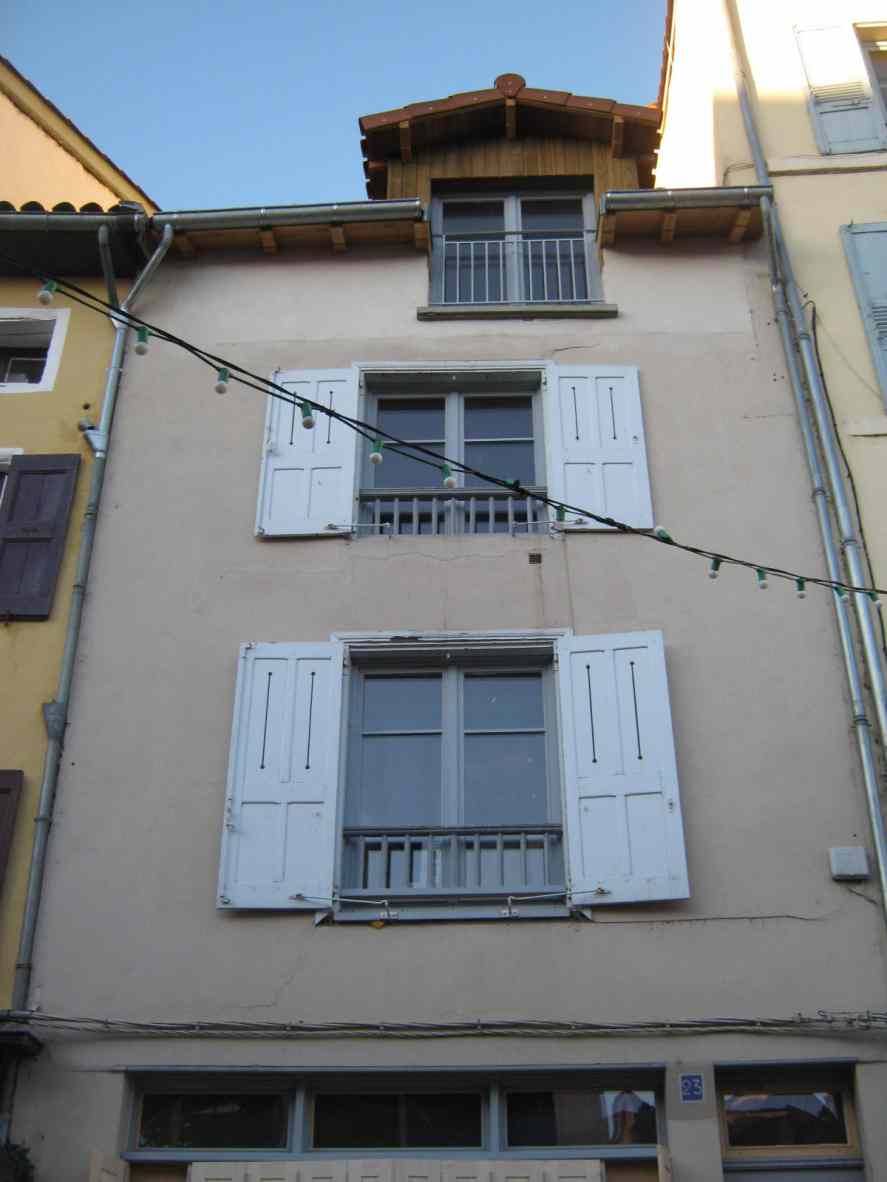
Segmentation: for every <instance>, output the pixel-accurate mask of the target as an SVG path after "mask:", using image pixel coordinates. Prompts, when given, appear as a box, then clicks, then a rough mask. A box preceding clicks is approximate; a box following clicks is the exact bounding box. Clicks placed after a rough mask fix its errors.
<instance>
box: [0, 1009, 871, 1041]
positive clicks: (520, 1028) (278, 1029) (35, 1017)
mask: <svg viewBox="0 0 887 1182" xmlns="http://www.w3.org/2000/svg"><path fill="white" fill-rule="evenodd" d="M4 1021H8V1022H13V1023H27V1024H28V1025H29V1026H33V1027H35V1028H37V1029H42V1030H54V1031H57V1032H58V1033H59V1034H64V1033H71V1034H83V1033H86V1034H95V1035H107V1036H109V1037H115V1036H116V1037H124V1038H130V1037H132V1038H169V1037H177V1038H273V1039H298V1038H312V1039H316V1038H372V1039H380V1038H385V1039H400V1038H427V1039H434V1038H466V1037H470V1038H475V1037H482V1036H487V1037H509V1036H512V1037H513V1036H517V1037H521V1038H525V1037H537V1038H569V1037H573V1038H594V1037H604V1038H609V1037H618V1036H620V1035H621V1036H630V1037H635V1036H638V1035H648V1036H652V1037H661V1036H667V1035H693V1034H724V1033H731V1032H732V1033H742V1034H780V1035H786V1034H814V1035H823V1034H827V1035H834V1036H838V1035H844V1036H864V1037H867V1038H872V1037H876V1036H880V1037H884V1036H885V1035H887V1013H884V1012H883V1011H832V1010H817V1011H816V1013H815V1014H810V1015H807V1014H802V1013H797V1014H793V1015H791V1016H786V1017H781V1018H744V1017H741V1018H720V1017H710V1018H674V1019H654V1020H647V1021H643V1020H641V1021H626V1022H581V1021H580V1022H577V1021H572V1020H570V1019H568V1018H552V1019H544V1018H542V1019H540V1018H478V1019H462V1020H456V1021H450V1022H402V1021H396V1022H385V1021H374V1022H359V1021H351V1022H336V1021H331V1022H305V1021H301V1020H299V1019H298V1018H297V1019H294V1020H291V1021H288V1022H284V1021H281V1022H257V1021H255V1020H254V1019H251V1020H249V1021H242V1022H237V1021H223V1020H210V1021H191V1022H158V1021H153V1022H138V1021H132V1020H129V1019H126V1018H92V1017H68V1016H65V1015H60V1014H46V1013H43V1012H42V1011H40V1010H7V1011H5V1012H3V1011H0V1024H2V1023H3V1022H4Z"/></svg>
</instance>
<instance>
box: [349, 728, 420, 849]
mask: <svg viewBox="0 0 887 1182" xmlns="http://www.w3.org/2000/svg"><path fill="white" fill-rule="evenodd" d="M362 747H363V751H362V755H363V759H362V767H361V793H360V809H359V816H358V817H357V818H356V819H355V822H354V823H355V824H357V825H367V826H370V827H371V828H384V827H389V826H390V827H392V828H407V827H410V826H417V825H439V824H440V823H441V816H440V735H396V736H392V735H383V736H380V735H372V736H370V737H368V738H364V739H363V740H362Z"/></svg>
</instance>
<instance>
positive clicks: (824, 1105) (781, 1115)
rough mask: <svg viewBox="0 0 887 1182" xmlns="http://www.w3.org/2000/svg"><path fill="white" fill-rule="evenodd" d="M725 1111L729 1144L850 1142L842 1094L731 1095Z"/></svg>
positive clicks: (726, 1101)
mask: <svg viewBox="0 0 887 1182" xmlns="http://www.w3.org/2000/svg"><path fill="white" fill-rule="evenodd" d="M724 1112H725V1114H726V1118H727V1140H728V1142H729V1144H730V1145H828V1144H834V1143H837V1144H840V1145H845V1144H846V1143H847V1127H846V1125H845V1123H844V1109H843V1105H842V1103H841V1095H840V1093H839V1092H792V1093H788V1092H769V1091H766V1090H761V1091H757V1092H753V1091H743V1092H730V1093H728V1094H726V1095H725V1096H724Z"/></svg>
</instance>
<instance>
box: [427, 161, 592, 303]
mask: <svg viewBox="0 0 887 1182" xmlns="http://www.w3.org/2000/svg"><path fill="white" fill-rule="evenodd" d="M571 198H572V199H578V200H580V201H581V203H582V231H581V233H582V236H583V239H584V244H585V250H584V257H585V275H586V283H587V288H588V295H587V297H586V298H585V299H584V300H575V301H573V305H574V306H575V304H581V305H586V304H595V303H601V302H602V301H603V298H604V296H603V285H602V283H601V274H600V267H599V266H598V260H597V255H596V248H595V237H596V232H597V209H596V206H595V195H594V190H593V188H592V187H591V185H590V184H589V186H588V187H584V186H583V187H582V188H570V187H568V188H564V189H557V188H552V189H547V188H546V189H538V190H537V189H520V188H502V189H482V190H476V191H474V192H471V190H469V189H466V190H464V191H463V190H460V191H459V192H454V193H435V194H433V195H432V198H431V291H430V295H429V303H430V304H431V305H432V306H433V307H441V308H483V307H490V306H492V307H495V306H496V305H495V304H492V305H491V304H489V303H487V302H481V303H470V302H467V301H466V302H460V303H445V302H444V299H443V296H444V287H443V285H444V267H443V252H442V251H441V249H440V243H441V240H442V238H443V207H444V204H462V205H465V204H472V205H474V204H480V203H483V202H501V203H502V206H503V220H504V228H503V231H502V233H503V240H504V241H507V240H508V238H509V236H511V237H512V238H515V237H519V236H520V235H521V234H522V233H523V228H522V224H521V221H522V219H521V202H522V201H524V200H528V201H535V200H539V201H558V200H561V201H563V200H568V199H571ZM506 255H507V257H506V261H505V275H506V279H507V283H506V288H508V287H510V288H511V290H513V291H515V292H520V298H519V299H508V298H505V299H503V300H502V301H501V303H502V304H503V305H505V304H507V305H509V306H512V307H523V306H526V307H528V308H533V307H544V308H556V307H557V306H558V304H559V303H561V301H558V300H530V299H529V298H528V297H527V293H526V292H525V291H524V290H523V277H522V275H521V268H520V267H518V266H517V263H516V261H515V259H514V255H513V253H511V252H506ZM563 302H564V303H565V304H566V303H570V301H563Z"/></svg>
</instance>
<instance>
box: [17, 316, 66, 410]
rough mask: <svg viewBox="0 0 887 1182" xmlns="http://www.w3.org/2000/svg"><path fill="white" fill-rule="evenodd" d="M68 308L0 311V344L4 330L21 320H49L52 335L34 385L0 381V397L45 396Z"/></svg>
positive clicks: (51, 383)
mask: <svg viewBox="0 0 887 1182" xmlns="http://www.w3.org/2000/svg"><path fill="white" fill-rule="evenodd" d="M70 315H71V313H70V310H69V309H68V308H58V309H56V308H0V344H2V343H3V340H4V327H5V326H9V325H10V324H14V323H16V322H17V323H19V324H20V323H21V322H22V321H35V320H36V321H51V322H52V324H53V328H52V335H51V337H50V340H49V345H48V346H47V350H46V358H45V361H44V363H43V373H42V374H41V375H40V380H39V381H37V382H4V381H2V380H0V395H2V394H47V393H49V391H50V390H52V389H53V388H54V386H55V382H56V379H57V377H58V371H59V365H60V363H61V359H62V350H63V349H64V346H65V337H66V336H67V332H68V320H69V318H70Z"/></svg>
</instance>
